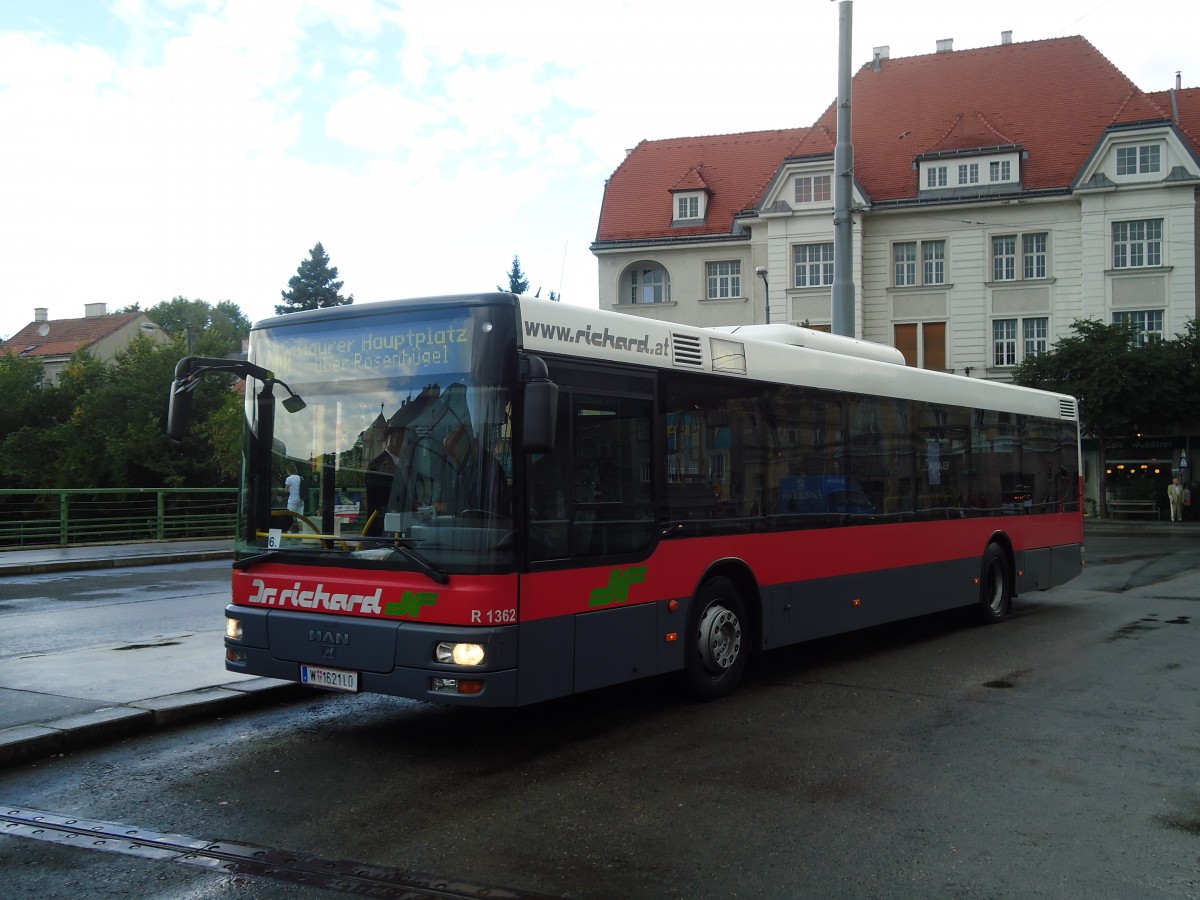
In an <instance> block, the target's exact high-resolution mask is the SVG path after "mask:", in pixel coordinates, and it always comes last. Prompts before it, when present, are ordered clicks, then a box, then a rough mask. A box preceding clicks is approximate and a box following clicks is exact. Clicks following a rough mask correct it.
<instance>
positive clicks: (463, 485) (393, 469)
mask: <svg viewBox="0 0 1200 900" xmlns="http://www.w3.org/2000/svg"><path fill="white" fill-rule="evenodd" d="M503 319H504V310H503V309H499V308H487V307H474V308H456V309H442V310H438V311H431V310H427V309H426V310H422V309H416V310H412V311H408V312H406V311H400V312H397V313H396V314H394V315H388V316H386V317H380V316H379V315H378V314H376V315H374V316H372V317H366V316H357V317H355V316H346V317H344V318H337V319H325V320H324V321H322V322H321V323H320V325H319V326H314V325H312V324H309V323H308V322H306V321H304V320H302V321H300V322H297V323H296V324H292V323H290V322H287V321H286V320H274V321H272V322H271V323H268V325H267V326H266V327H262V328H259V329H257V330H256V331H255V332H254V333H253V335H252V338H251V356H250V359H251V361H252V362H253V363H255V364H257V365H259V366H262V367H263V368H264V369H267V370H269V371H271V372H272V373H273V374H274V376H275V377H276V378H277V379H278V380H279V381H281V382H283V383H285V384H286V385H287V387H288V388H289V389H290V390H291V391H292V392H294V393H295V394H297V395H299V396H300V397H301V398H303V401H304V402H303V408H302V409H300V410H299V411H296V412H285V411H284V409H282V408H281V409H276V408H275V403H274V402H272V401H271V400H270V398H268V399H267V401H266V402H264V400H263V397H262V393H261V392H262V390H263V386H262V385H261V384H259V383H257V382H253V381H252V382H251V383H250V385H251V386H250V389H248V390H247V395H246V397H247V399H246V405H247V417H248V419H249V421H250V423H251V428H250V429H249V437H248V442H247V464H246V466H245V470H246V476H245V477H246V479H247V484H246V485H245V491H244V492H243V496H244V497H245V498H247V502H246V504H245V506H246V508H245V509H244V510H243V527H242V528H241V529H240V530H239V551H240V554H241V555H245V554H255V553H261V552H263V551H264V550H266V549H270V550H272V551H276V552H280V553H286V554H300V555H306V556H310V557H316V558H319V557H325V558H330V559H337V560H338V562H339V563H341V562H348V561H363V562H364V563H366V562H368V561H371V560H376V561H383V562H387V563H388V564H391V565H400V566H404V565H405V563H404V560H405V559H408V560H409V561H410V563H412V562H413V561H416V562H415V563H414V564H415V565H416V567H417V568H422V567H423V568H425V569H426V570H428V571H435V572H449V571H459V572H464V571H465V572H480V571H500V570H503V569H505V568H506V567H511V560H512V554H513V550H512V547H513V538H512V519H513V514H512V464H511V428H510V417H511V412H512V405H511V392H510V389H509V386H508V384H506V383H503V379H502V378H501V369H502V368H503V366H502V365H501V363H500V360H501V359H502V358H503V354H501V352H500V351H501V350H502V349H503V347H504V345H505V343H506V342H505V340H504V338H503V332H504V331H505V330H506V329H505V328H503V327H499V324H500V323H499V322H496V321H493V320H503ZM509 347H510V349H511V344H509ZM268 390H269V388H268ZM277 399H278V398H276V401H277ZM291 405H292V404H281V406H291ZM314 561H315V559H314Z"/></svg>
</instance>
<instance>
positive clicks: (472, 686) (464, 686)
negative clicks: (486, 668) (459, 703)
mask: <svg viewBox="0 0 1200 900" xmlns="http://www.w3.org/2000/svg"><path fill="white" fill-rule="evenodd" d="M458 692H459V693H460V694H482V693H483V682H482V681H479V680H478V679H472V680H469V681H467V680H463V681H459V683H458Z"/></svg>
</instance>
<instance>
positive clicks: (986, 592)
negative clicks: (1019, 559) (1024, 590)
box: [979, 544, 1013, 624]
mask: <svg viewBox="0 0 1200 900" xmlns="http://www.w3.org/2000/svg"><path fill="white" fill-rule="evenodd" d="M1012 598H1013V581H1012V566H1010V565H1009V564H1008V554H1007V553H1005V552H1004V550H1003V549H1002V548H1001V547H1000V545H999V544H988V548H987V551H986V552H985V553H984V554H983V569H982V571H981V573H980V577H979V619H980V621H982V622H983V623H984V624H990V623H992V622H999V621H1000V620H1001V619H1004V618H1006V617H1007V616H1008V614H1009V612H1010V611H1011V610H1012Z"/></svg>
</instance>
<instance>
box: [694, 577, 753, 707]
mask: <svg viewBox="0 0 1200 900" xmlns="http://www.w3.org/2000/svg"><path fill="white" fill-rule="evenodd" d="M746 625H747V620H746V604H745V602H744V601H743V600H742V597H741V595H740V594H739V593H738V590H737V587H736V586H735V585H734V583H733V582H732V581H730V580H729V579H728V578H724V577H718V578H713V579H710V580H709V581H707V582H705V583H704V585H703V586H702V587H701V588H700V590H699V592H698V593H697V594H696V602H695V605H694V607H693V609H692V613H691V618H690V622H689V626H688V632H687V646H686V648H685V650H686V653H687V661H686V664H685V676H686V679H687V686H688V689H689V690H690V691H691V693H692V695H693V696H694V697H696V699H698V700H715V699H716V698H717V697H723V696H725V695H726V694H730V693H732V692H733V691H734V690H735V689H736V688H737V686H738V684H739V682H741V680H742V673H743V672H745V670H746V658H747V656H748V655H749V652H750V644H749V633H748V631H747V628H746Z"/></svg>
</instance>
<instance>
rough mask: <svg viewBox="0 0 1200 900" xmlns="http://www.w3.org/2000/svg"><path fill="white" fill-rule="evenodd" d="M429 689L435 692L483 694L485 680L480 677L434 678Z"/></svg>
mask: <svg viewBox="0 0 1200 900" xmlns="http://www.w3.org/2000/svg"><path fill="white" fill-rule="evenodd" d="M429 689H430V690H431V691H432V692H433V693H435V694H482V693H483V682H482V681H481V680H479V679H470V680H468V679H458V678H434V679H431V680H430V682H429Z"/></svg>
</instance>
